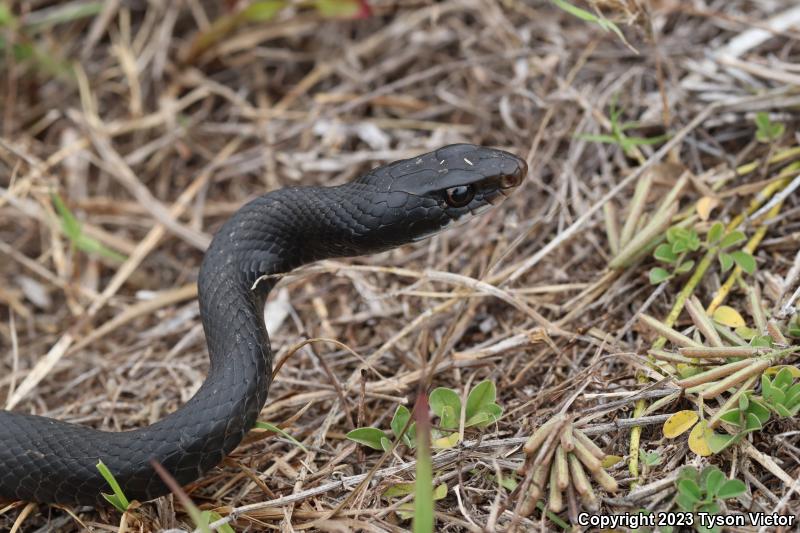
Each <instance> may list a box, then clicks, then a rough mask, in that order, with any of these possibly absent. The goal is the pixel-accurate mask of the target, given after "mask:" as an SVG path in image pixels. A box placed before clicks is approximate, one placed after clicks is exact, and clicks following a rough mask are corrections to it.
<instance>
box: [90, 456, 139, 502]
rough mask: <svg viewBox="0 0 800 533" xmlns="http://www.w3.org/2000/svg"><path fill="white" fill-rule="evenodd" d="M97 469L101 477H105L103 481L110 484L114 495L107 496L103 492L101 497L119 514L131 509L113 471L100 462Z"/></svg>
mask: <svg viewBox="0 0 800 533" xmlns="http://www.w3.org/2000/svg"><path fill="white" fill-rule="evenodd" d="M96 467H97V470H99V471H100V475H101V476H103V479H105V480H106V483H108V486H109V487H111V490H112V492H113V494H106V493H105V492H102V493H101V495H102V496H103V498H105V499H106V501H107V502H108V503H110V504H111V505H113V506H114V507H115V508H116V509H117V510H118V511H119V512H121V513H124V512H125V511H127V510H128V509H129V508H130V506H131V502H130V500H128V498H127V497H126V496H125V493H124V492H122V487H120V486H119V483H118V482H117V478H115V477H114V474H112V473H111V470H109V469H108V467H107V466H106V465H105V463H103V461H98V463H97V465H96Z"/></svg>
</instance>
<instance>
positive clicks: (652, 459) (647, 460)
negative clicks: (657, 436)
mask: <svg viewBox="0 0 800 533" xmlns="http://www.w3.org/2000/svg"><path fill="white" fill-rule="evenodd" d="M639 460H640V461H641V462H642V464H643V465H646V466H658V465H660V464H661V462H662V461H663V460H664V458H663V457H661V454H660V453H658V452H647V451H645V450H644V449H641V450H639Z"/></svg>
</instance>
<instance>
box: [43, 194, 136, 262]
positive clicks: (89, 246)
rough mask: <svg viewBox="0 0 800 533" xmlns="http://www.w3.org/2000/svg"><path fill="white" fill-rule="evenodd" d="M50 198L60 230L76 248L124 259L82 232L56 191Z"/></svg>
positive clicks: (109, 257)
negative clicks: (56, 214)
mask: <svg viewBox="0 0 800 533" xmlns="http://www.w3.org/2000/svg"><path fill="white" fill-rule="evenodd" d="M51 199H52V201H53V206H54V207H55V209H56V212H58V215H59V219H60V221H61V230H62V231H63V232H64V235H66V237H67V238H68V239H69V240H70V242H71V243H72V244H73V245H74V246H75V247H76V248H78V249H79V250H82V251H84V252H87V253H96V254H98V255H101V256H103V257H106V258H108V259H111V260H114V261H118V262H120V263H121V262H123V261H125V256H124V255H121V254H118V253H117V252H115V251H114V250H111V249H109V248H107V247H106V246H104V245H103V244H102V243H101V242H100V241H97V240H96V239H93V238H91V237H89V236H88V235H86V233H84V232H83V227H82V226H81V223H80V222H78V219H77V218H75V215H73V214H72V211H70V210H69V208H68V207H67V204H65V203H64V201H63V200H62V199H61V196H59V195H58V194H57V193H53V194H52V196H51Z"/></svg>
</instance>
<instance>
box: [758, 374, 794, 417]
mask: <svg viewBox="0 0 800 533" xmlns="http://www.w3.org/2000/svg"><path fill="white" fill-rule="evenodd" d="M761 394H762V396H763V398H764V403H765V404H766V405H767V407H769V408H770V409H771V410H772V411H773V412H774V413H775V414H777V415H778V416H780V417H781V418H789V417H793V416H795V415H797V413H798V412H800V382H797V383H795V382H794V380H793V379H792V372H791V371H790V370H789V369H788V368H785V367H784V368H782V369H781V370H780V371H778V373H777V374H776V375H775V377H774V378H773V379H770V378H769V377H768V376H767V375H766V373H765V374H762V375H761Z"/></svg>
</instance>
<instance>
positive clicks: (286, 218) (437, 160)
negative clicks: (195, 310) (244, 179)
mask: <svg viewBox="0 0 800 533" xmlns="http://www.w3.org/2000/svg"><path fill="white" fill-rule="evenodd" d="M526 172H527V167H526V165H525V162H524V161H522V160H521V159H519V158H517V157H516V156H514V155H512V154H509V153H507V152H502V151H499V150H493V149H489V148H482V147H478V146H474V145H465V144H462V145H451V146H446V147H444V148H440V149H439V150H436V151H435V152H431V153H428V154H424V155H421V156H418V157H415V158H412V159H407V160H404V161H397V162H395V163H391V164H389V165H385V166H382V167H378V168H376V169H374V170H372V171H370V172H368V173H367V174H365V175H364V176H362V177H360V178H358V179H357V180H355V181H353V182H351V183H347V184H345V185H342V186H339V187H306V188H288V189H280V190H277V191H274V192H272V193H269V194H266V195H264V196H262V197H260V198H257V199H255V200H253V201H252V202H250V203H248V204H247V205H245V206H244V207H242V208H241V209H240V210H239V211H237V212H236V213H235V214H234V215H233V216H232V217H231V218H230V219H229V220H228V221H227V222H226V223H225V224H224V225H223V226H222V228H221V229H220V230H219V232H218V233H217V235H216V236H215V237H214V240H213V242H212V243H211V246H210V247H209V249H208V251H207V252H206V255H205V257H204V258H203V263H202V266H201V268H200V275H199V278H198V288H199V301H200V311H201V316H202V320H203V328H204V330H205V334H206V341H207V343H208V351H209V354H210V358H211V368H210V370H209V373H208V377H207V378H206V381H205V382H204V383H203V385H202V387H200V389H199V390H198V392H197V394H195V396H194V397H193V398H192V399H191V400H189V402H187V403H186V405H184V406H183V407H181V408H180V409H178V410H177V411H175V412H173V413H171V414H170V415H168V416H166V417H165V418H163V419H162V420H160V421H158V422H156V423H155V424H153V425H151V426H148V427H143V428H140V429H136V430H133V431H126V432H120V433H109V432H104V431H98V430H95V429H91V428H87V427H82V426H77V425H74V424H69V423H66V422H60V421H58V420H53V419H50V418H44V417H39V416H33V415H26V414H22V413H13V412H9V411H0V499H6V500H27V501H35V502H44V503H64V504H88V505H97V504H101V505H102V504H103V503H104V500H102V499H101V497H100V493H101V492H109V488H108V486H107V484H106V482H105V481H104V480H103V478H102V477H101V476H100V474H99V472H98V471H97V469H96V467H95V465H96V464H97V463H98V461H99V460H102V461H103V462H104V463H105V464H106V465H107V466H108V467H109V469H110V470H111V472H113V473H114V475H115V477H116V479H117V480H118V481H119V483H120V485H121V486H122V489H123V491H124V492H125V494H126V495H127V496H128V497H129V498H131V499H137V500H140V501H145V500H150V499H153V498H156V497H158V496H162V495H164V494H166V493H167V492H168V489H167V487H166V486H165V485H164V483H163V482H162V481H161V479H160V478H159V476H158V475H157V474H156V473H155V471H154V470H153V468H152V466H151V464H150V461H151V459H154V460H155V461H157V462H159V463H161V464H162V465H163V466H164V467H165V468H166V470H167V471H168V472H169V473H170V474H172V476H173V477H174V478H175V479H176V480H177V481H178V483H179V484H181V485H185V484H187V483H190V482H192V481H194V480H195V479H197V478H199V477H200V476H202V475H203V474H204V473H205V472H207V471H208V470H209V469H210V468H212V467H214V466H215V465H217V464H218V463H219V462H220V461H221V460H222V459H223V457H225V456H226V455H227V454H229V453H230V452H231V451H233V449H234V448H235V447H236V446H237V445H238V444H239V442H241V440H242V438H243V437H244V435H245V433H247V431H249V430H250V428H252V427H253V425H254V424H255V421H256V417H257V416H258V413H259V412H260V410H261V408H262V407H263V406H264V402H265V401H266V399H267V391H268V389H269V385H270V378H271V368H272V353H271V351H270V347H269V338H268V337H267V331H266V329H265V326H264V322H263V320H262V315H263V308H264V302H265V300H266V296H267V293H268V292H269V290H270V289H271V288H272V286H273V285H274V283H275V278H269V279H263V278H262V276H265V275H269V274H282V273H286V272H288V271H290V270H292V269H293V268H296V267H298V266H300V265H302V264H304V263H308V262H311V261H316V260H319V259H323V258H331V257H345V256H357V255H365V254H372V253H375V252H379V251H382V250H387V249H389V248H393V247H395V246H399V245H401V244H405V243H408V242H411V241H416V240H420V239H422V238H425V237H427V236H429V235H431V234H434V233H436V232H438V231H440V230H441V229H443V228H444V227H446V226H447V225H449V223H450V222H452V221H455V220H460V219H462V218H467V217H468V216H471V215H472V214H473V213H475V212H479V211H481V210H483V208H485V207H486V206H488V205H491V204H496V203H498V202H499V201H501V200H502V199H503V198H504V197H505V195H506V194H507V193H509V192H510V191H511V190H513V189H514V188H515V187H516V186H517V185H519V183H520V182H521V181H522V179H523V177H524V176H525V173H526ZM458 185H471V186H472V187H473V189H474V190H475V191H476V192H475V197H474V199H473V200H472V201H471V202H470V203H469V204H468V205H466V206H464V207H457V208H456V207H451V206H448V205H447V202H446V200H445V197H446V192H445V191H446V189H448V188H451V187H454V186H458ZM260 278H262V279H260Z"/></svg>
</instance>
